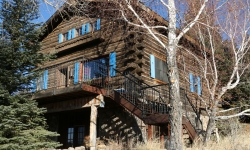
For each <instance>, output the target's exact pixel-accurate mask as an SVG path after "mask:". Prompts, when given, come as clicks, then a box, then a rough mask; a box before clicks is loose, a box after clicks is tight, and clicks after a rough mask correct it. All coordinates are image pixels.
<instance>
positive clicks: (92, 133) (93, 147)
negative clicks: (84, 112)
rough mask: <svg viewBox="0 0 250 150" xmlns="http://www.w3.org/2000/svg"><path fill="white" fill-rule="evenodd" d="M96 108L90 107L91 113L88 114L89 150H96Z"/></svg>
mask: <svg viewBox="0 0 250 150" xmlns="http://www.w3.org/2000/svg"><path fill="white" fill-rule="evenodd" d="M96 120H97V107H96V106H95V105H93V104H92V105H91V113H90V128H89V146H90V150H96V134H97V132H96V130H97V129H96V127H97V126H96V123H97V121H96Z"/></svg>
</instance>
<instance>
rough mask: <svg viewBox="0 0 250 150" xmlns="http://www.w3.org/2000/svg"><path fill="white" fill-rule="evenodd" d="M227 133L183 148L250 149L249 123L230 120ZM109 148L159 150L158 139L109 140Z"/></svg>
mask: <svg viewBox="0 0 250 150" xmlns="http://www.w3.org/2000/svg"><path fill="white" fill-rule="evenodd" d="M229 126H230V127H229V128H230V129H229V130H228V135H227V136H225V137H221V139H220V142H218V143H217V142H215V140H211V141H210V142H209V143H207V144H206V145H203V144H193V146H192V147H191V148H184V149H185V150H250V134H249V133H250V132H249V131H250V124H248V125H247V127H246V125H245V127H241V125H239V123H237V121H236V122H232V123H230V124H229ZM109 150H160V141H159V139H152V140H151V141H148V142H146V143H142V142H137V143H135V142H133V141H132V140H131V141H130V142H128V143H127V144H125V145H124V144H117V143H116V142H111V143H110V145H109Z"/></svg>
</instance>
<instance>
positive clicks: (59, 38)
mask: <svg viewBox="0 0 250 150" xmlns="http://www.w3.org/2000/svg"><path fill="white" fill-rule="evenodd" d="M62 39H63V35H62V33H60V34H59V35H58V43H62Z"/></svg>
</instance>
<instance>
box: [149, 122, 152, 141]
mask: <svg viewBox="0 0 250 150" xmlns="http://www.w3.org/2000/svg"><path fill="white" fill-rule="evenodd" d="M150 140H152V125H148V141H150Z"/></svg>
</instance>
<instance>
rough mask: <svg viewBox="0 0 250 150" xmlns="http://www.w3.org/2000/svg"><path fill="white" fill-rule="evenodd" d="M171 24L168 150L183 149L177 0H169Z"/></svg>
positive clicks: (168, 58)
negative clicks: (177, 55) (177, 59)
mask: <svg viewBox="0 0 250 150" xmlns="http://www.w3.org/2000/svg"><path fill="white" fill-rule="evenodd" d="M168 5H169V26H168V30H169V32H168V49H167V63H168V73H169V84H170V89H169V90H170V106H171V110H170V112H169V122H170V144H169V145H168V150H182V104H181V100H180V87H179V72H178V68H177V63H176V51H177V41H176V9H175V1H174V0H169V1H168Z"/></svg>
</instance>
